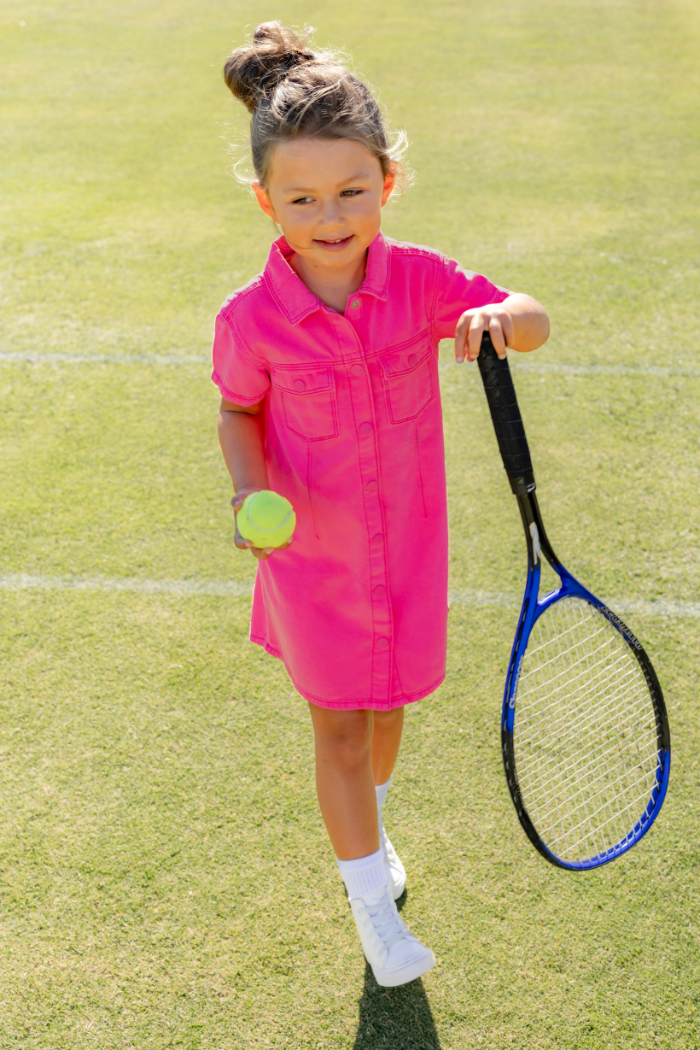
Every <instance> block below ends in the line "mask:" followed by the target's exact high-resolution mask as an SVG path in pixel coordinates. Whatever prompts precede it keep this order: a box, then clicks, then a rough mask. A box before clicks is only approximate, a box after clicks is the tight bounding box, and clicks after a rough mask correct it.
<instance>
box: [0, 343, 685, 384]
mask: <svg viewBox="0 0 700 1050" xmlns="http://www.w3.org/2000/svg"><path fill="white" fill-rule="evenodd" d="M509 361H510V365H511V367H512V368H514V369H515V370H516V371H517V372H521V373H522V374H523V375H524V374H526V373H527V372H532V373H533V374H536V375H571V376H597V375H600V376H656V377H659V378H664V377H668V376H690V377H692V376H696V377H698V376H700V368H682V367H680V366H679V367H675V366H674V367H668V368H667V367H665V366H662V365H658V366H657V365H572V364H563V363H562V364H558V363H556V362H554V361H551V362H550V361H546V362H545V361H543V362H540V363H537V362H534V361H533V362H530V363H528V364H525V362H522V361H518V360H517V359H514V357H513V355H511V356H510V357H509ZM21 362H26V363H28V364H32V365H38V364H49V365H100V364H102V365H104V364H114V365H201V366H202V367H203V368H208V367H209V366H210V365H211V359H210V358H209V357H196V356H194V355H192V356H188V355H187V354H68V353H53V352H47V353H37V352H35V351H32V350H26V351H24V350H16V351H15V350H2V351H0V364H3V363H5V364H13V363H21ZM457 367H459V368H464V367H465V366H464V365H457V364H456V362H454V361H441V362H440V369H441V370H443V371H444V370H445V369H452V368H457Z"/></svg>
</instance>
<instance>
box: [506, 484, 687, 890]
mask: <svg viewBox="0 0 700 1050" xmlns="http://www.w3.org/2000/svg"><path fill="white" fill-rule="evenodd" d="M517 497H518V505H519V508H520V514H521V517H522V520H523V525H524V527H525V535H526V537H527V549H528V572H527V582H526V584H525V594H524V597H523V604H522V607H521V610H520V617H519V619H518V627H517V630H516V633H515V641H514V642H513V649H512V651H511V656H510V664H509V666H508V673H507V675H506V684H505V689H504V693H503V713H502V716H501V744H502V748H503V765H504V769H505V774H506V780H507V782H508V788H509V790H510V794H511V798H512V800H513V804H514V806H515V810H516V813H517V815H518V819H519V820H520V823H521V825H522V827H523V830H524V831H525V833H526V835H527V836H528V838H529V839H530V841H531V842H532V844H533V846H534V847H535V848H536V849H537V850H538V851H539V852H540V853H541V854H542V856H543V857H545V858H546V859H547V860H548V861H550V862H551V863H552V864H555V865H556V866H557V867H559V868H566V869H567V870H569V871H586V870H589V869H591V868H599V867H600V866H601V865H602V864H608V863H609V862H610V861H611V860H615V859H616V858H617V857H620V856H621V855H622V854H623V853H626V852H627V850H628V849H631V848H632V847H633V846H635V845H636V844H637V843H638V842H639V840H640V839H641V838H643V837H644V835H646V833H647V831H648V830H649V828H650V827H651V826H652V824H653V823H654V821H655V820H656V818H657V816H658V815H659V812H660V810H661V807H662V806H663V803H664V799H665V797H666V791H667V789H668V779H669V774H670V771H671V740H670V732H669V727H668V717H667V715H666V706H665V703H664V699H663V693H662V691H661V686H660V685H659V680H658V678H657V677H656V672H655V671H654V668H653V666H652V663H651V661H650V660H649V657H648V656H647V654H646V652H645V650H644V647H643V646H642V644H641V642H640V641H639V639H638V638H637V637H636V635H634V634H633V632H632V631H631V630H630V629H629V627H628V626H627V625H626V624H625V623H624V622H623V621H622V620H621V619H620V617H619V616H617V615H616V614H615V613H614V612H613V611H612V609H609V608H608V606H607V605H606V604H605V602H602V601H601V600H600V598H597V597H596V596H595V594H593V593H592V592H591V591H589V590H588V589H587V588H586V587H584V586H583V584H581V583H579V581H578V580H577V579H576V577H575V576H572V575H571V573H570V572H569V571H568V570H567V569H566V568H565V567H564V566H563V565H562V564H561V562H560V561H559V559H558V558H557V557H556V555H555V554H554V551H553V550H552V548H551V546H550V544H549V541H548V539H547V535H546V533H545V531H544V525H543V524H542V517H541V515H540V510H539V506H538V503H537V497H536V496H535V493H534V490H533V491H531V492H528V493H526V494H525V493H519V494H517ZM543 555H544V557H545V558H546V559H547V561H548V562H549V564H550V565H551V567H552V569H553V570H554V571H555V572H556V574H557V575H558V576H559V580H560V586H559V587H558V588H557V589H556V590H554V591H550V592H549V593H548V594H545V595H544V597H542V598H540V597H539V591H540V576H541V564H542V556H543ZM569 597H571V598H581V599H583V601H586V602H588V603H589V604H590V605H592V606H593V607H594V608H595V609H597V610H598V611H599V612H601V613H602V614H603V616H604V617H605V618H606V620H608V622H609V623H611V624H612V626H613V627H614V628H615V630H616V631H618V633H619V634H620V635H621V637H622V638H623V640H624V641H625V643H626V644H627V645H628V646H629V648H630V650H631V651H632V653H633V655H634V656H635V658H636V660H637V662H638V663H639V666H640V667H641V669H642V672H643V674H644V677H645V679H646V682H647V686H648V687H649V692H650V694H651V697H652V702H653V705H654V710H655V713H656V726H657V741H658V763H657V767H656V783H655V785H654V788H653V789H652V792H651V795H650V798H649V802H648V804H647V806H646V808H645V810H644V812H643V813H642V814H641V816H640V818H639V820H638V821H637V823H636V824H635V826H634V827H633V828H632V830H631V831H630V832H629V833H628V834H627V835H626V836H625V837H624V839H622V840H621V841H620V842H618V843H616V844H615V845H614V846H611V847H609V848H608V849H607V850H605V851H604V852H603V853H599V854H596V855H595V856H593V857H589V858H588V859H587V860H583V861H576V862H569V861H563V860H562V859H561V858H560V857H558V856H557V855H556V854H555V853H553V852H552V851H551V850H550V849H549V847H548V846H547V844H546V843H545V842H543V841H542V839H541V838H540V836H539V834H538V832H537V830H536V828H535V826H534V825H533V823H532V821H531V820H530V816H529V814H528V812H527V809H526V807H525V805H524V804H523V801H522V798H521V795H520V788H519V786H518V778H517V768H516V763H515V750H514V744H513V730H514V727H515V707H516V690H517V685H518V676H519V674H520V667H521V664H522V660H523V657H524V655H525V650H526V648H527V643H528V641H529V638H530V634H531V632H532V629H533V627H534V626H535V624H536V623H537V621H538V620H539V618H540V616H542V614H543V613H544V612H546V610H547V609H549V608H550V607H551V606H552V605H554V604H555V602H558V601H560V600H561V599H562V598H569Z"/></svg>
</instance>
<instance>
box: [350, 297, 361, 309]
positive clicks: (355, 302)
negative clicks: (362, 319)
mask: <svg viewBox="0 0 700 1050" xmlns="http://www.w3.org/2000/svg"><path fill="white" fill-rule="evenodd" d="M350 305H351V306H352V308H353V310H356V309H357V308H358V306H359V305H360V300H359V299H353V301H352V302H351V303H350Z"/></svg>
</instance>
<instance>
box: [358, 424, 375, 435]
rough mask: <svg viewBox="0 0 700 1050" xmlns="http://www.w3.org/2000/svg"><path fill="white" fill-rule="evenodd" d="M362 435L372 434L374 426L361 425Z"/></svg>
mask: <svg viewBox="0 0 700 1050" xmlns="http://www.w3.org/2000/svg"><path fill="white" fill-rule="evenodd" d="M360 433H361V434H371V433H372V424H371V423H366V422H365V423H360Z"/></svg>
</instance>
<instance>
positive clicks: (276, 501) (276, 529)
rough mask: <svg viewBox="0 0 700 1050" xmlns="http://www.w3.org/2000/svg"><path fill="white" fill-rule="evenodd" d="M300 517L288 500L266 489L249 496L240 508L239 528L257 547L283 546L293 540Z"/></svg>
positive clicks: (244, 537) (246, 538)
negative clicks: (298, 517)
mask: <svg viewBox="0 0 700 1050" xmlns="http://www.w3.org/2000/svg"><path fill="white" fill-rule="evenodd" d="M296 523H297V516H296V514H295V513H294V508H293V507H292V505H291V503H290V502H289V500H288V499H285V498H284V496H280V495H279V494H278V493H277V492H270V491H269V490H268V489H263V490H262V491H260V492H251V494H250V496H246V498H245V500H244V501H243V506H242V507H241V509H240V510H239V511H238V531H239V532H240V534H241V536H242V537H243V539H244V540H250V541H251V542H252V543H253V544H254V545H255V546H256V547H260V548H264V547H275V548H279V547H284V545H285V543H288V542H289V540H291V538H292V535H293V533H294V528H295V526H296Z"/></svg>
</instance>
